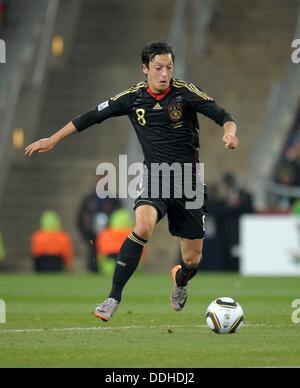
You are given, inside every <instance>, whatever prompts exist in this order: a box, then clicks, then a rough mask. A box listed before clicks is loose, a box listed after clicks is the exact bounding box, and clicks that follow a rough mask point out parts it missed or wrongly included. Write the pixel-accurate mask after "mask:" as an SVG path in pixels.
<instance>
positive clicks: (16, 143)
mask: <svg viewBox="0 0 300 388" xmlns="http://www.w3.org/2000/svg"><path fill="white" fill-rule="evenodd" d="M4 3H5V4H6V12H7V15H6V17H5V18H3V25H2V29H1V36H2V39H3V40H4V41H5V42H6V47H7V59H6V64H1V105H0V108H1V119H2V124H1V132H0V136H1V153H0V156H1V184H0V194H1V200H0V204H1V205H0V226H1V233H2V239H3V242H4V244H5V253H6V257H5V260H3V261H2V262H1V263H0V268H1V270H2V271H5V270H9V271H14V270H17V271H20V270H21V271H24V270H25V271H28V270H30V269H31V260H30V251H29V241H30V236H31V234H32V233H33V231H34V230H35V229H36V228H38V224H39V218H40V215H41V213H42V212H43V211H44V210H46V209H52V210H54V211H57V212H58V213H59V214H60V216H61V217H62V220H63V224H64V229H65V230H67V231H68V232H69V233H70V234H71V236H72V239H73V242H74V246H75V258H76V259H75V270H78V271H81V270H84V265H85V263H84V260H83V256H84V255H85V246H84V244H83V242H82V238H81V237H80V235H79V232H78V228H77V226H76V213H77V211H78V208H79V207H80V202H81V201H82V199H83V198H84V196H85V195H86V194H87V193H88V192H89V191H90V190H92V188H93V187H95V169H96V166H97V165H98V163H101V162H102V161H105V162H113V163H114V164H115V165H118V156H119V154H127V153H129V159H132V160H136V159H138V160H142V159H141V155H140V154H139V153H138V151H136V150H137V149H138V150H139V147H136V143H135V134H134V133H133V130H132V129H131V127H130V124H129V122H128V121H127V119H126V118H120V119H113V120H109V121H107V122H105V123H104V124H102V125H101V126H100V127H94V128H92V129H90V130H89V131H87V132H86V133H83V134H81V135H80V137H74V138H72V139H68V141H66V142H64V143H63V144H61V145H59V147H57V149H55V150H54V151H53V152H52V153H50V154H46V155H42V156H40V155H39V156H36V157H34V158H32V159H31V160H28V159H25V158H24V153H23V151H24V149H23V148H24V146H25V145H27V144H29V143H30V142H32V141H33V140H35V139H37V138H41V137H47V136H49V135H50V134H52V133H53V132H54V131H56V130H57V129H59V128H60V127H62V126H63V125H64V124H65V123H66V122H67V121H69V120H70V119H71V118H73V117H75V116H76V115H78V114H79V113H81V112H83V111H85V110H87V109H89V108H91V107H93V106H95V105H96V104H97V103H98V102H101V101H104V100H106V99H107V98H108V97H110V96H112V95H114V94H116V93H118V92H119V91H121V90H125V89H126V88H127V87H128V86H130V85H133V84H134V83H136V82H138V81H140V80H141V79H142V74H141V71H140V58H139V54H140V49H141V47H143V45H144V44H145V42H148V41H150V40H155V39H169V40H170V41H171V42H172V43H173V44H174V46H175V49H176V52H177V63H176V67H177V73H176V75H177V76H179V77H180V78H183V79H187V80H189V81H191V82H194V83H195V84H198V85H200V87H201V88H203V89H204V90H206V91H207V92H208V93H209V94H211V95H212V96H213V97H214V98H215V99H216V101H217V102H219V103H220V104H221V105H223V106H224V107H225V108H227V109H228V110H229V111H231V112H233V113H234V115H235V116H236V117H237V118H238V120H239V123H240V132H239V137H240V140H241V144H240V148H239V150H238V151H237V152H234V153H230V152H228V151H226V150H224V149H223V147H222V143H221V132H222V131H220V128H218V127H216V126H215V125H214V124H213V123H211V122H210V121H209V120H207V119H206V118H203V117H201V121H200V123H201V126H202V134H201V161H202V162H204V163H205V178H206V182H207V183H208V184H210V183H217V182H220V179H221V177H222V175H223V174H224V173H226V172H231V173H233V174H235V175H236V176H237V179H238V181H239V183H240V184H241V185H242V186H243V187H245V188H246V189H247V190H248V191H249V192H250V193H251V194H252V195H253V201H254V205H255V209H256V210H257V211H268V212H269V211H273V210H275V211H277V210H278V209H279V208H280V209H281V210H282V202H281V199H282V197H286V196H288V195H283V196H278V195H277V194H276V193H275V194H274V192H271V193H270V192H268V184H269V183H270V182H269V181H270V180H272V179H273V180H274V177H275V176H276V171H277V170H276V169H278V161H279V159H280V157H281V155H282V154H283V152H284V148H285V144H286V141H287V139H288V136H290V135H289V132H290V131H292V129H293V128H294V129H297V128H295V127H297V123H296V122H295V120H296V117H297V115H296V112H297V109H296V107H298V105H299V103H298V102H299V96H297V90H299V88H298V86H299V84H298V83H297V82H296V80H297V79H296V75H297V74H296V73H299V66H297V65H291V54H292V48H291V42H292V41H293V39H294V38H295V31H296V25H297V18H298V11H299V3H298V1H294V0H289V1H288V2H283V1H279V0H265V1H258V0H254V1H250V0H249V1H248V0H244V1H241V2H239V1H235V0H223V1H217V0H216V1H208V0H207V1H204V0H203V1H192V0H187V1H169V0H166V1H164V2H160V1H156V0H155V1H151V2H148V1H145V2H140V1H134V0H132V1H131V0H130V1H126V2H121V1H118V0H110V1H108V2H106V1H97V0H85V1H80V0H78V1H77V0H72V1H68V0H63V1H57V0H53V1H50V2H48V1H31V0H30V1H27V0H22V1H18V0H15V1H14V0H11V1H8V2H4ZM291 67H292V72H293V73H295V74H292V75H294V77H295V78H294V79H293V82H292V84H291V85H290V89H292V91H293V92H294V97H295V98H293V100H292V101H293V104H290V103H289V101H287V99H286V98H285V97H286V96H285V95H284V93H285V89H286V88H285V87H284V86H286V84H287V83H288V82H290V83H291V79H290V78H291V76H290V77H289V79H287V78H288V75H289V72H291ZM276 88H277V89H276ZM278 88H279V89H280V92H279V95H280V97H282V100H283V101H285V102H287V103H286V104H284V103H282V102H281V101H282V100H279V101H278V99H276V98H274V94H275V95H276V90H278ZM274 90H275V92H274ZM277 93H278V91H277ZM290 94H292V93H290ZM298 94H299V92H298ZM275 97H276V96H275ZM297 97H298V98H297ZM279 107H280V109H283V108H284V116H285V118H284V120H285V121H284V123H282V115H280V117H279V118H278V117H277V116H276V112H277V111H278V110H279ZM274 112H275V113H274ZM278 113H280V112H278ZM298 125H299V124H298ZM270 127H271V138H270ZM268 130H269V133H268ZM268 135H269V138H268ZM274 138H276V139H277V144H273V143H274ZM258 145H259V147H258ZM284 171H287V170H284ZM288 173H289V171H287V174H288ZM283 175H284V173H283ZM281 179H282V180H284V178H282V174H281ZM288 184H292V183H290V182H288ZM273 189H274V188H273ZM274 190H275V189H274ZM266 192H267V195H266ZM275 192H276V190H275ZM280 194H282V193H280ZM283 194H286V193H285V192H284V193H283ZM128 206H130V204H129V205H128ZM284 210H288V206H287V207H286V208H285V209H284ZM177 250H178V246H177V242H176V240H174V239H172V238H171V237H170V236H169V234H168V232H167V225H166V220H165V221H164V222H162V223H161V224H160V225H159V226H158V228H157V231H156V233H155V235H154V237H153V243H152V244H151V248H150V251H149V258H148V260H147V266H146V267H147V269H148V270H158V271H163V270H165V269H166V268H167V267H168V266H169V265H170V263H171V262H172V260H174V259H175V258H176V256H177Z"/></svg>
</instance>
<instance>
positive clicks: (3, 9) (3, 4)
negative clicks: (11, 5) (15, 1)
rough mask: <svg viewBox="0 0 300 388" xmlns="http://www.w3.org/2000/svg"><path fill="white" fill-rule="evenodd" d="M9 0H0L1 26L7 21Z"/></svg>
mask: <svg viewBox="0 0 300 388" xmlns="http://www.w3.org/2000/svg"><path fill="white" fill-rule="evenodd" d="M7 9H8V0H0V28H2V27H3V26H4V25H5V23H6V18H7Z"/></svg>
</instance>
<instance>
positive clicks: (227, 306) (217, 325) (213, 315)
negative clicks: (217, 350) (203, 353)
mask: <svg viewBox="0 0 300 388" xmlns="http://www.w3.org/2000/svg"><path fill="white" fill-rule="evenodd" d="M206 323H207V326H208V327H209V328H210V329H211V330H212V331H214V332H215V333H218V334H233V333H236V332H237V331H238V330H239V329H240V328H241V327H242V326H243V324H244V311H243V309H242V307H241V305H239V304H238V303H237V302H236V301H235V300H234V299H232V298H227V297H223V298H218V299H216V300H214V301H213V302H212V303H211V304H210V305H209V306H208V308H207V311H206Z"/></svg>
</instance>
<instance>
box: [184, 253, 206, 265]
mask: <svg viewBox="0 0 300 388" xmlns="http://www.w3.org/2000/svg"><path fill="white" fill-rule="evenodd" d="M184 261H185V263H186V265H188V266H189V267H191V268H197V267H199V265H200V263H201V261H202V253H201V252H198V251H190V252H187V253H186V255H185V257H184Z"/></svg>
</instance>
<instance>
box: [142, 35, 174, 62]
mask: <svg viewBox="0 0 300 388" xmlns="http://www.w3.org/2000/svg"><path fill="white" fill-rule="evenodd" d="M164 54H171V56H172V59H173V62H174V61H175V54H174V49H173V47H172V46H170V45H169V44H168V43H167V42H164V41H161V40H160V41H155V42H150V43H148V44H147V45H146V46H145V47H144V48H143V50H142V53H141V57H142V63H143V65H146V66H149V63H150V62H151V61H152V60H153V58H154V57H155V56H156V55H164Z"/></svg>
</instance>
